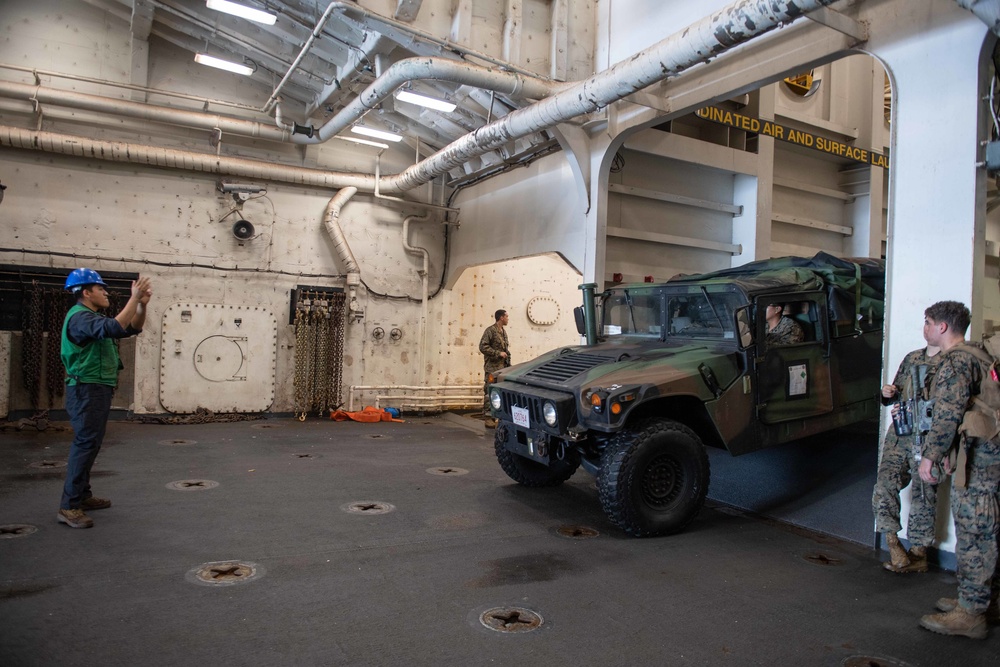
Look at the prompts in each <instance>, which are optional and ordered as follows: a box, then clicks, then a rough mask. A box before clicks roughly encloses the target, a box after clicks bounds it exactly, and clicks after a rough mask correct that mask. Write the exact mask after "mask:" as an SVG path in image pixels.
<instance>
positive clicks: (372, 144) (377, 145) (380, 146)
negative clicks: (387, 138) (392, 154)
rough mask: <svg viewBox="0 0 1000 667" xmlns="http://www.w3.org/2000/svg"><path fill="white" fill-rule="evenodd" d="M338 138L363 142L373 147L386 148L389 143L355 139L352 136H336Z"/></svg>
mask: <svg viewBox="0 0 1000 667" xmlns="http://www.w3.org/2000/svg"><path fill="white" fill-rule="evenodd" d="M337 138H338V139H343V140H344V141H350V142H351V143H354V144H364V145H365V146H374V147H375V148H388V147H389V144H380V143H379V142H377V141H368V140H367V139H355V138H354V137H337Z"/></svg>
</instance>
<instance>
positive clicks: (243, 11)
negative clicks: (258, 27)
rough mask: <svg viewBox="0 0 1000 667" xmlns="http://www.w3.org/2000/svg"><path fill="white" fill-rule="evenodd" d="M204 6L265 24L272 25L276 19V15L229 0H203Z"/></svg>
mask: <svg viewBox="0 0 1000 667" xmlns="http://www.w3.org/2000/svg"><path fill="white" fill-rule="evenodd" d="M205 6H206V7H208V8H209V9H214V10H215V11H217V12H225V13H226V14H232V15H233V16H239V17H240V18H243V19H247V20H248V21H256V22H257V23H263V24H265V25H274V22H275V21H277V20H278V17H277V16H275V15H274V14H271V13H269V12H262V11H261V10H259V9H254V8H253V7H247V6H246V5H241V4H239V3H238V2H229V0H205Z"/></svg>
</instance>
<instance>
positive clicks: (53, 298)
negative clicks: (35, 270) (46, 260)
mask: <svg viewBox="0 0 1000 667" xmlns="http://www.w3.org/2000/svg"><path fill="white" fill-rule="evenodd" d="M45 296H46V299H45V301H46V303H45V311H46V315H47V317H46V322H47V325H46V327H45V329H46V331H47V332H48V334H49V335H48V338H47V339H46V341H45V388H46V393H47V395H48V399H49V402H48V408H49V409H50V410H51V409H53V408H54V407H56V405H55V399H56V398H58V397H60V396H62V395H63V388H64V387H65V385H66V382H65V380H66V373H65V369H64V368H63V365H62V356H61V355H60V352H61V348H62V323H63V320H64V319H65V318H66V312H67V311H68V310H69V308H68V307H67V303H66V294H65V292H63V291H61V290H58V289H50V290H46V292H45Z"/></svg>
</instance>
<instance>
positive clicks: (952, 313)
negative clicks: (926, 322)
mask: <svg viewBox="0 0 1000 667" xmlns="http://www.w3.org/2000/svg"><path fill="white" fill-rule="evenodd" d="M924 317H927V318H929V319H932V320H934V321H935V322H944V323H945V324H947V325H948V328H949V329H952V330H954V331H955V332H956V333H960V334H962V336H965V332H966V331H968V329H969V322H970V321H971V320H972V315H971V314H970V313H969V309H968V308H966V307H965V304H964V303H959V302H958V301H938V302H937V303H935V304H934V305H933V306H931V307H930V308H928V309H927V310H925V311H924Z"/></svg>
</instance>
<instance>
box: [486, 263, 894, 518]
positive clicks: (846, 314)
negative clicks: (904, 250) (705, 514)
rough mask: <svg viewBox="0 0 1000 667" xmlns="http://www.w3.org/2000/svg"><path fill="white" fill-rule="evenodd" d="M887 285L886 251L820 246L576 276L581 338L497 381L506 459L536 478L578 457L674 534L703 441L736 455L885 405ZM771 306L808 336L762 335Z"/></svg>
mask: <svg viewBox="0 0 1000 667" xmlns="http://www.w3.org/2000/svg"><path fill="white" fill-rule="evenodd" d="M884 283H885V266H884V263H883V262H882V261H881V260H870V259H857V260H844V259H838V258H836V257H833V256H831V255H826V254H824V253H820V254H818V255H816V256H815V257H813V258H811V259H807V258H793V257H789V258H782V259H774V260H767V261H760V262H754V263H751V264H748V265H746V266H742V267H738V268H735V269H727V270H723V271H718V272H715V273H709V274H703V275H697V276H685V277H680V278H675V279H671V280H670V281H668V282H666V283H661V284H634V285H618V286H615V287H612V288H610V289H608V290H607V291H605V292H604V293H602V294H600V295H595V294H594V286H593V285H582V286H581V289H583V290H584V307H583V308H577V309H576V311H575V315H576V319H577V329H578V330H579V332H580V334H581V335H583V334H585V333H586V337H587V345H582V346H573V347H563V348H560V349H557V350H553V351H551V352H548V353H547V354H544V355H542V356H540V357H538V358H537V359H534V360H532V361H529V362H526V363H522V364H518V365H516V366H511V367H510V368H507V369H504V370H503V371H501V372H500V373H499V374H498V375H497V376H496V377H495V378H494V383H493V384H491V385H490V389H489V395H490V401H491V404H492V413H493V416H494V417H496V418H497V420H498V424H497V428H496V436H495V449H496V456H497V459H498V460H499V462H500V466H501V467H502V468H503V470H504V472H506V473H507V474H508V475H509V476H510V477H511V478H512V479H513V480H515V481H516V482H518V483H519V484H523V485H524V486H531V487H544V486H556V485H558V484H561V483H562V482H564V481H565V480H567V479H569V477H570V476H571V475H572V474H573V473H574V472H575V471H576V470H577V468H578V467H580V466H582V467H583V468H584V469H585V470H587V471H588V472H590V473H592V474H593V475H595V476H596V478H597V488H598V494H599V497H600V502H601V504H602V505H603V507H604V511H605V512H606V513H607V515H608V517H609V518H610V519H611V521H612V522H613V523H615V524H616V525H617V526H619V527H620V528H621V529H622V530H624V531H625V532H626V533H628V534H630V535H633V536H636V537H640V536H650V535H665V534H670V533H675V532H678V531H680V530H682V529H684V528H685V527H686V526H687V525H688V524H689V523H690V522H691V521H692V520H693V519H694V517H695V515H696V514H697V513H698V511H699V510H700V509H701V507H702V505H703V504H704V501H705V494H706V492H707V490H708V482H709V462H708V455H707V453H706V450H705V447H706V446H710V447H722V448H725V449H727V450H728V451H729V452H730V453H731V454H732V455H734V456H735V455H739V454H745V453H747V452H753V451H755V450H758V449H761V448H764V447H770V446H773V445H777V444H780V443H784V442H787V441H790V440H794V439H797V438H802V437H805V436H809V435H813V434H816V433H820V432H822V431H827V430H829V429H833V428H837V427H840V426H844V425H847V424H851V423H854V422H858V421H861V420H864V419H869V418H874V417H876V416H877V415H878V410H879V406H878V400H877V398H876V395H877V392H878V389H879V387H880V384H881V364H882V360H881V355H882V321H883V314H884ZM769 304H781V305H782V307H783V308H784V313H785V315H786V316H787V317H790V318H793V319H795V320H796V321H797V322H798V323H799V325H800V326H801V328H802V330H803V338H804V340H803V341H802V342H798V343H794V344H787V345H781V344H776V343H775V342H773V341H768V337H767V335H766V333H765V332H766V331H767V326H766V321H765V311H766V307H767V306H768V305H769Z"/></svg>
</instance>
